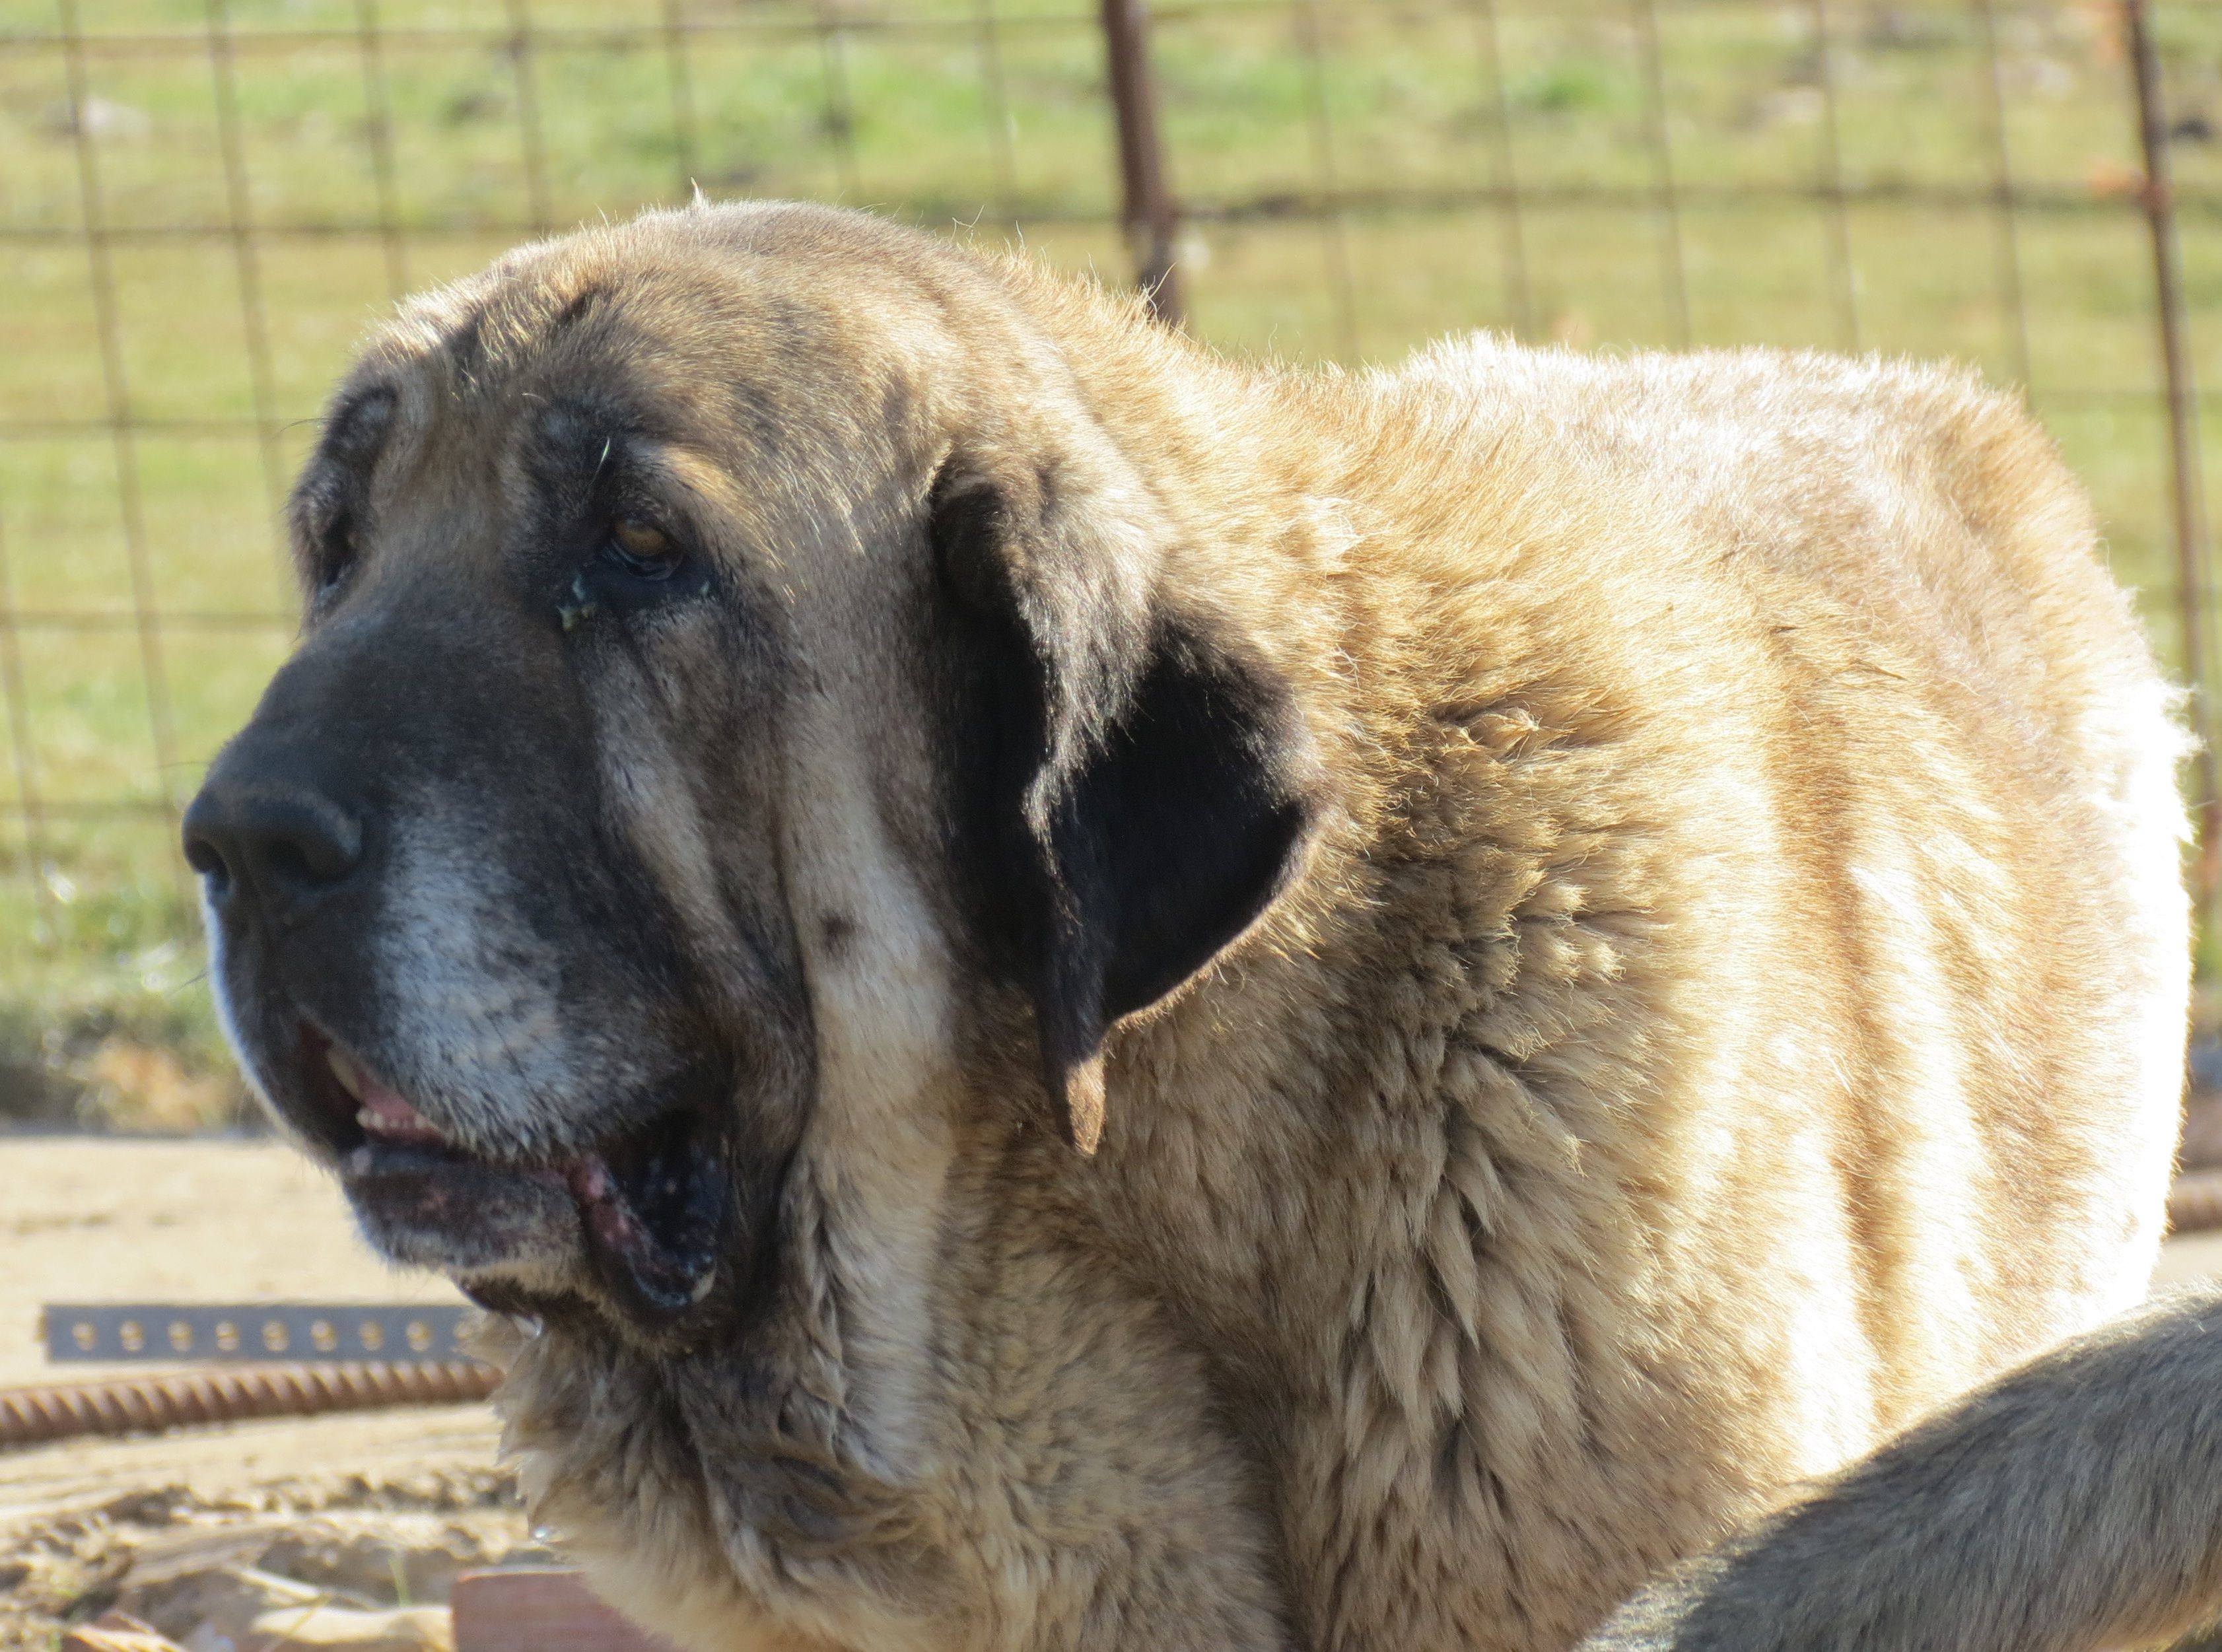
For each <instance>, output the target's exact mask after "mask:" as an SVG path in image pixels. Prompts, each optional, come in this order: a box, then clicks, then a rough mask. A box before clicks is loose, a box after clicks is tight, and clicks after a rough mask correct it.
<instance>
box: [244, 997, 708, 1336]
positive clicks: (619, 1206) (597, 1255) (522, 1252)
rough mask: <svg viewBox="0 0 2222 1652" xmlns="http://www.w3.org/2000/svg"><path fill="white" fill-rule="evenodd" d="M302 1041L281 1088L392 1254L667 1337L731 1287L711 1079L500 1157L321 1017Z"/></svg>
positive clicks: (288, 1111)
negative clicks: (544, 1147)
mask: <svg viewBox="0 0 2222 1652" xmlns="http://www.w3.org/2000/svg"><path fill="white" fill-rule="evenodd" d="M298 1046H299V1047H298V1051H296V1052H293V1058H292V1060H290V1061H288V1062H287V1063H286V1064H285V1065H286V1069H287V1071H286V1073H285V1075H284V1083H283V1084H282V1086H273V1087H272V1088H273V1096H272V1097H271V1099H272V1102H273V1105H274V1106H276V1107H277V1108H278V1109H279V1111H280V1112H281V1113H282V1114H283V1115H285V1116H286V1119H287V1121H288V1122H290V1123H291V1124H292V1125H293V1126H294V1127H295V1128H297V1129H298V1130H300V1131H301V1132H302V1133H303V1134H305V1135H307V1136H308V1137H309V1138H310V1139H311V1142H312V1143H313V1145H314V1146H317V1147H318V1148H320V1149H321V1150H322V1151H323V1153H324V1154H325V1155H326V1156H328V1157H329V1158H330V1160H331V1161H332V1162H333V1163H334V1165H335V1167H336V1169H337V1171H338V1172H339V1178H340V1184H341V1186H342V1189H343V1190H344V1191H345V1192H346V1194H347V1197H348V1203H350V1204H351V1205H352V1206H353V1207H354V1209H355V1218H356V1221H357V1222H358V1224H359V1225H360V1226H361V1229H362V1232H363V1235H364V1237H365V1238H366V1239H367V1240H368V1241H369V1242H370V1243H371V1244H372V1246H373V1247H375V1248H376V1249H378V1250H379V1251H380V1252H381V1253H384V1254H385V1255H386V1256H387V1257H389V1258H391V1259H392V1260H393V1261H395V1262H398V1263H400V1264H402V1265H404V1266H411V1267H424V1268H431V1269H434V1270H436V1271H438V1272H443V1273H445V1274H448V1275H449V1277H451V1278H454V1279H455V1282H456V1283H457V1284H458V1285H461V1287H462V1288H463V1290H464V1291H466V1292H467V1293H468V1295H470V1296H471V1297H473V1298H474V1299H475V1300H477V1301H479V1302H480V1303H483V1304H484V1305H486V1306H488V1307H491V1308H496V1309H499V1310H505V1311H512V1312H535V1313H544V1312H549V1311H555V1310H565V1309H569V1308H574V1307H585V1308H599V1309H601V1310H605V1311H606V1312H607V1313H609V1314H611V1315H612V1316H614V1317H616V1318H617V1319H618V1321H619V1322H620V1326H621V1328H622V1329H625V1330H627V1331H630V1332H632V1333H635V1334H637V1335H638V1336H639V1337H640V1338H642V1339H643V1340H645V1341H650V1342H651V1343H656V1344H659V1345H660V1344H665V1343H668V1342H670V1341H673V1340H674V1339H675V1338H681V1339H683V1338H684V1336H685V1335H686V1334H687V1331H688V1330H689V1329H690V1327H691V1325H692V1324H693V1322H696V1321H698V1320H700V1318H701V1317H702V1316H703V1315H704V1314H705V1313H706V1311H707V1310H708V1307H709V1305H710V1303H712V1299H713V1298H714V1297H717V1296H719V1294H720V1293H719V1285H720V1284H721V1279H720V1275H721V1272H729V1271H731V1270H730V1269H728V1268H726V1267H725V1266H724V1262H725V1252H726V1249H727V1245H728V1241H729V1239H730V1236H731V1228H732V1225H733V1224H732V1212H731V1207H732V1203H733V1189H732V1183H731V1170H730V1165H729V1162H728V1159H729V1155H728V1153H726V1151H725V1142H724V1140H723V1135H722V1133H721V1132H720V1131H719V1128H717V1125H716V1122H715V1121H716V1120H717V1118H718V1117H719V1116H720V1115H721V1113H722V1111H723V1109H719V1108H717V1107H715V1106H714V1105H712V1103H711V1102H710V1099H709V1098H710V1096H712V1094H714V1086H713V1085H706V1084H692V1085H681V1086H678V1087H677V1088H676V1090H675V1093H674V1095H673V1096H671V1097H670V1098H669V1099H668V1104H667V1105H665V1106H664V1107H663V1109H662V1111H660V1112H658V1113H656V1115H655V1116H654V1117H653V1118H651V1119H650V1121H649V1122H648V1123H646V1124H645V1125H639V1126H632V1127H629V1128H619V1129H618V1130H616V1131H614V1132H612V1134H609V1135H607V1136H606V1138H604V1139H602V1140H596V1141H593V1143H592V1145H589V1146H582V1147H578V1148H565V1149H561V1150H556V1151H552V1152H547V1153H540V1154H537V1155H525V1154H519V1155H515V1156H505V1157H501V1158H494V1157H492V1156H489V1155H487V1154H486V1153H480V1152H476V1151H474V1150H473V1149H471V1148H468V1147H466V1146H463V1145H461V1143H459V1142H457V1141H455V1140H450V1139H449V1137H448V1136H447V1135H446V1134H444V1133H443V1132H442V1131H441V1130H440V1129H439V1128H438V1127H437V1126H436V1124H434V1123H433V1122H432V1121H431V1120H430V1118H428V1117H427V1116H426V1115H424V1113H421V1112H419V1111H418V1110H417V1108H416V1107H415V1106H414V1105H413V1104H411V1102H409V1101H407V1100H406V1099H405V1097H404V1096H402V1095H401V1094H400V1092H399V1091H398V1090H395V1089H393V1088H392V1086H391V1085H389V1084H386V1083H385V1082H384V1081H383V1080H381V1079H380V1078H378V1077H376V1076H374V1074H373V1072H372V1071H370V1069H369V1068H368V1067H367V1065H366V1064H365V1063H364V1062H363V1061H362V1059H361V1058H360V1057H357V1056H355V1055H354V1054H353V1053H352V1052H349V1051H348V1050H347V1049H346V1048H344V1046H340V1045H338V1044H336V1042H335V1041H333V1040H331V1039H330V1038H329V1037H328V1036H327V1035H325V1034H324V1033H322V1032H321V1031H320V1030H318V1029H317V1028H316V1027H312V1026H310V1025H308V1024H307V1023H305V1022H304V1023H303V1024H302V1025H301V1026H300V1028H299V1032H298ZM646 1110H647V1109H643V1111H646Z"/></svg>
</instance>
